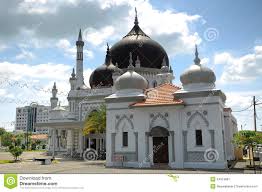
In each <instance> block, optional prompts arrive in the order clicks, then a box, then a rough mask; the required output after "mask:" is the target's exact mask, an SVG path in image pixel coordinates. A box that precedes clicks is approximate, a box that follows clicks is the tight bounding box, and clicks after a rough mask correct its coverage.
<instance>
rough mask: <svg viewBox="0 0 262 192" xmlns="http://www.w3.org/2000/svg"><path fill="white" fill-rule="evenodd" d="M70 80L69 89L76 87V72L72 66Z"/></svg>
mask: <svg viewBox="0 0 262 192" xmlns="http://www.w3.org/2000/svg"><path fill="white" fill-rule="evenodd" d="M69 82H70V86H71V90H75V89H76V74H75V68H73V71H72V74H71V77H70V79H69Z"/></svg>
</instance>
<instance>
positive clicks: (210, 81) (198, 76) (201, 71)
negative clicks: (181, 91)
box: [180, 47, 216, 87]
mask: <svg viewBox="0 0 262 192" xmlns="http://www.w3.org/2000/svg"><path fill="white" fill-rule="evenodd" d="M195 55H196V58H195V60H194V62H195V63H194V64H193V65H191V66H190V67H189V68H188V69H187V70H186V71H185V72H184V73H183V74H182V75H181V76H180V81H181V82H182V84H183V87H184V86H187V85H190V84H205V85H210V86H213V87H214V85H215V81H216V76H215V73H214V72H213V71H212V70H211V69H209V68H208V67H204V66H202V65H201V64H200V59H199V58H198V51H197V47H196V53H195Z"/></svg>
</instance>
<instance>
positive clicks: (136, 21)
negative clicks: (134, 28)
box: [134, 8, 139, 25]
mask: <svg viewBox="0 0 262 192" xmlns="http://www.w3.org/2000/svg"><path fill="white" fill-rule="evenodd" d="M135 12H136V16H135V22H134V24H135V25H138V24H139V23H138V18H137V9H136V8H135Z"/></svg>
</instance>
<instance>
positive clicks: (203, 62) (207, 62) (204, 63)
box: [201, 57, 209, 65]
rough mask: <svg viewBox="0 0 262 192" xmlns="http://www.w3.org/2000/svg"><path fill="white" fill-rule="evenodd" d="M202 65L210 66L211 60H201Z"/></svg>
mask: <svg viewBox="0 0 262 192" xmlns="http://www.w3.org/2000/svg"><path fill="white" fill-rule="evenodd" d="M201 64H202V65H208V64H209V58H207V57H205V58H203V59H201Z"/></svg>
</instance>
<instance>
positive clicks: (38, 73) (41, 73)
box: [0, 62, 71, 80]
mask: <svg viewBox="0 0 262 192" xmlns="http://www.w3.org/2000/svg"><path fill="white" fill-rule="evenodd" d="M70 70H71V66H69V65H65V64H53V63H46V64H38V65H28V64H19V63H10V62H1V63H0V74H1V75H2V76H5V77H9V78H11V79H14V80H19V79H22V78H36V79H64V78H65V77H67V76H68V75H69V74H70Z"/></svg>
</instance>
